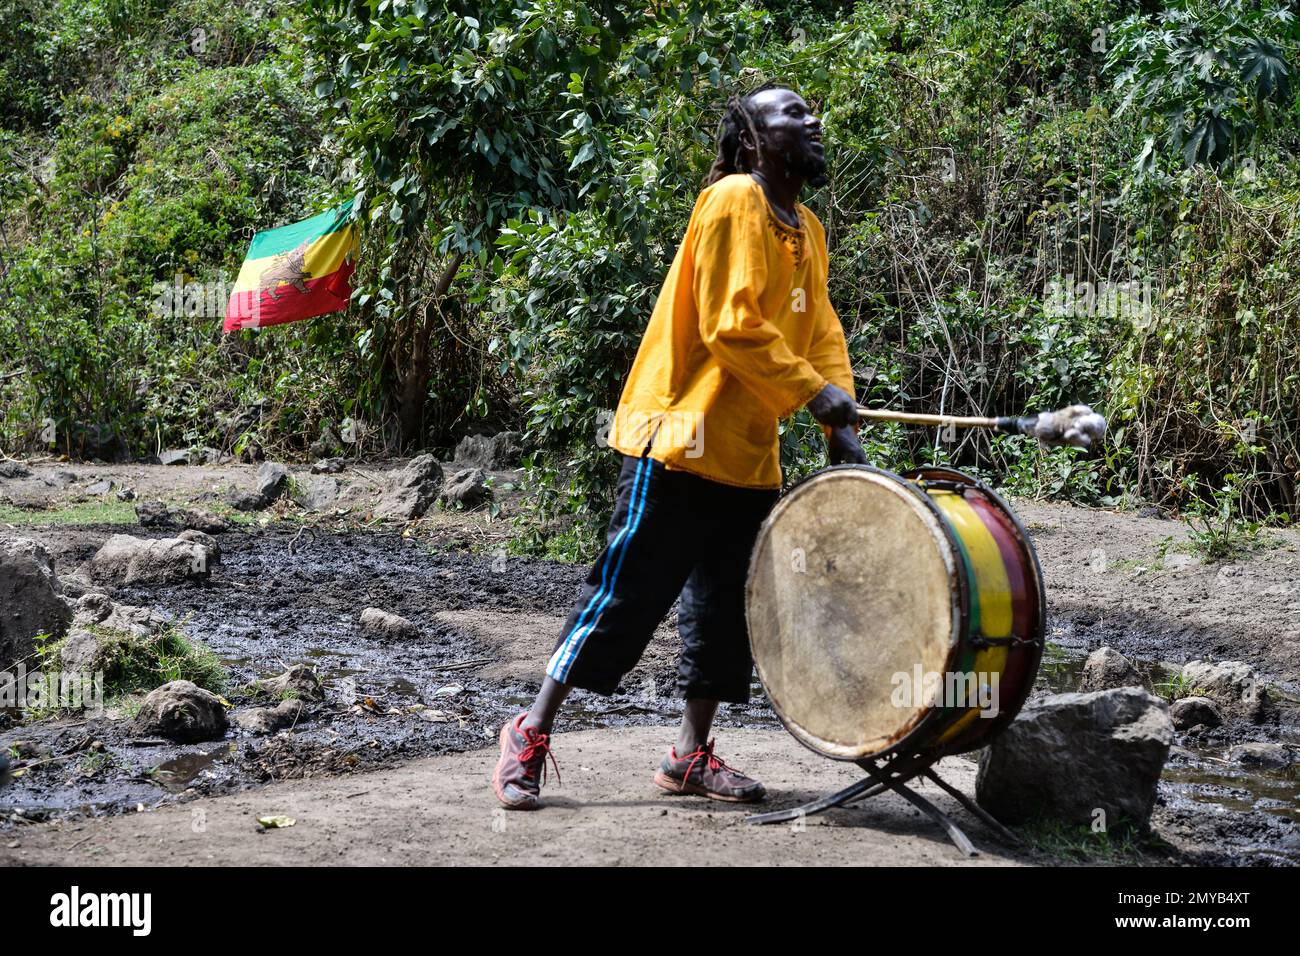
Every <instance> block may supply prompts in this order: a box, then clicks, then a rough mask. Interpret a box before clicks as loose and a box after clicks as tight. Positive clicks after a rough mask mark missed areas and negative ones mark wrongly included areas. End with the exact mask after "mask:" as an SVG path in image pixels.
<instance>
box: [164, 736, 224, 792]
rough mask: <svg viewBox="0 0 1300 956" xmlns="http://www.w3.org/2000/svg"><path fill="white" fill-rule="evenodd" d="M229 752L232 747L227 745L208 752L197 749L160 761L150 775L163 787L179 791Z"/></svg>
mask: <svg viewBox="0 0 1300 956" xmlns="http://www.w3.org/2000/svg"><path fill="white" fill-rule="evenodd" d="M229 754H230V749H229V748H227V747H219V748H217V749H216V750H212V751H208V752H204V751H202V750H196V751H195V752H194V753H188V754H181V755H180V756H179V757H174V758H172V759H171V760H166V761H164V762H162V763H160V764H159V765H158V766H157V767H155V768H154V770H153V772H152V773H151V774H150V777H151V778H152V779H153V780H154V781H155V782H156V783H158V784H160V785H161V786H162V787H163V789H165V790H169V791H171V792H172V793H179V792H180V791H182V790H184V789H185V788H186V787H188V786H189V785H190V782H191V781H192V780H193V779H194V778H195V777H197V776H198V775H199V774H200V773H202V772H203V771H204V770H207V769H208V768H209V767H211V766H212V765H213V764H215V763H216V762H217V761H218V760H220V759H221V758H222V757H225V756H228V755H229Z"/></svg>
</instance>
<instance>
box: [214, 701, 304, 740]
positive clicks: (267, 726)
mask: <svg viewBox="0 0 1300 956" xmlns="http://www.w3.org/2000/svg"><path fill="white" fill-rule="evenodd" d="M303 710H304V707H303V704H302V701H300V700H297V699H294V698H290V699H289V700H283V701H281V702H280V703H279V704H278V705H277V706H275V707H248V708H246V709H244V710H238V711H235V713H234V714H232V715H231V719H232V720H233V721H234V722H235V725H236V726H238V727H240V728H242V729H243V730H247V731H251V732H252V733H255V734H273V733H275V732H276V731H277V730H281V729H283V728H285V727H291V726H293V725H294V724H296V723H297V722H298V721H299V719H300V718H301V717H302V714H303Z"/></svg>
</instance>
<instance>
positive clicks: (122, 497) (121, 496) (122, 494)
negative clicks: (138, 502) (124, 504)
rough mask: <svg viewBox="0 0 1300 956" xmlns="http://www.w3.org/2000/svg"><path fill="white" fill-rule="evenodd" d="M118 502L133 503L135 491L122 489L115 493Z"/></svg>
mask: <svg viewBox="0 0 1300 956" xmlns="http://www.w3.org/2000/svg"><path fill="white" fill-rule="evenodd" d="M117 500H118V501H135V489H134V488H123V489H121V490H120V491H118V493H117Z"/></svg>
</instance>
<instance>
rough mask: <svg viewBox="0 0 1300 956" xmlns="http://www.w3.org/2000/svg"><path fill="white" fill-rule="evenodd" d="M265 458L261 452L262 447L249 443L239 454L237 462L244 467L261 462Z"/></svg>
mask: <svg viewBox="0 0 1300 956" xmlns="http://www.w3.org/2000/svg"><path fill="white" fill-rule="evenodd" d="M265 457H266V453H265V452H264V451H262V446H261V445H259V444H258V443H257V442H255V441H250V442H249V443H248V444H247V445H245V446H244V450H243V451H241V452H240V453H239V460H240V461H242V462H243V463H244V464H246V465H251V464H252V463H253V462H255V461H261V460H262V459H263V458H265Z"/></svg>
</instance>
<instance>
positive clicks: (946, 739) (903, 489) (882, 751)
mask: <svg viewBox="0 0 1300 956" xmlns="http://www.w3.org/2000/svg"><path fill="white" fill-rule="evenodd" d="M843 470H859V471H866V472H870V473H872V474H873V475H876V476H878V477H879V478H884V479H888V480H890V481H891V482H892V483H894V484H895V485H896V488H895V490H896V491H898V492H899V494H900V496H906V497H907V498H908V499H909V500H912V501H913V502H915V503H916V504H917V505H918V507H919V508H920V509H923V510H924V511H925V512H926V513H928V514H929V515H931V516H932V518H933V519H934V520H933V527H932V530H931V534H932V535H934V536H936V537H938V536H942V537H943V538H944V539H945V540H946V542H947V547H948V549H949V550H950V552H951V554H952V555H953V556H954V566H953V567H952V569H951V573H950V574H949V575H948V588H949V603H950V609H949V614H950V617H951V635H950V640H949V646H948V651H947V658H946V660H945V661H944V664H943V668H944V673H945V675H946V674H947V673H948V672H951V671H954V670H955V669H957V668H959V667H960V666H961V664H962V662H963V661H964V660H965V661H969V660H971V659H973V656H974V654H975V652H976V650H977V647H976V643H977V642H976V638H977V637H978V635H976V634H974V633H973V632H972V630H971V627H970V622H971V612H972V601H973V600H976V601H977V600H978V597H979V596H978V595H977V594H972V588H975V587H976V586H977V585H976V583H975V582H976V576H975V574H974V573H973V571H972V570H971V567H970V564H969V559H967V558H966V556H965V547H964V544H963V542H962V539H961V535H960V534H959V532H958V530H957V529H956V528H955V527H954V526H953V522H951V521H950V520H949V519H948V517H947V515H945V513H944V511H943V509H942V508H940V507H939V505H937V504H936V503H935V501H934V500H932V497H931V495H930V494H929V493H927V491H926V490H924V489H923V487H921V486H919V485H918V484H917V483H916V482H917V481H921V482H940V483H945V484H952V485H953V486H954V487H958V488H960V489H962V491H963V494H964V495H969V496H971V498H972V499H973V500H975V501H977V507H979V508H981V509H982V515H983V517H984V518H985V519H986V520H990V516H992V517H991V520H992V521H993V525H994V531H992V532H990V534H991V535H992V536H993V537H994V538H995V539H996V540H997V541H998V547H999V549H1000V551H999V553H1003V556H1004V558H1006V559H1008V560H1010V561H1011V562H1012V563H1013V564H1014V563H1018V565H1019V569H1020V571H1019V579H1020V581H1021V584H1022V587H1021V588H1020V590H1021V591H1022V592H1024V593H1023V594H1022V597H1025V598H1027V602H1026V601H1023V600H1022V601H1020V602H1015V603H1014V627H1015V628H1016V629H1017V630H1025V629H1026V628H1028V629H1029V630H1030V631H1031V633H1029V634H1017V636H1018V637H1022V638H1026V639H1028V642H1027V643H1024V644H1017V645H1015V646H1013V647H1011V648H1008V649H1007V652H1006V655H1005V656H1006V666H1004V667H1002V668H1001V669H1000V677H1001V674H1005V673H1007V670H1008V668H1009V667H1012V665H1014V667H1013V670H1014V672H1015V673H1014V676H1015V677H1016V680H1015V681H1014V682H1013V683H1012V684H1011V685H1010V686H1005V685H1001V681H999V685H1000V686H999V708H998V716H996V717H994V718H985V717H979V716H974V715H972V714H971V709H970V708H947V709H945V708H944V707H942V706H935V707H929V708H924V709H921V710H919V711H918V712H915V713H914V714H913V715H912V717H911V718H910V719H908V720H906V722H904V723H903V724H902V725H901V726H899V727H898V729H897V731H896V732H894V733H892V735H891V736H890V737H889V739H887V740H885V741H884V742H883V745H882V746H880V747H879V748H878V749H875V750H872V751H870V752H857V751H853V750H851V749H848V750H846V749H845V747H844V746H843V745H842V744H840V743H837V742H833V741H828V740H825V739H821V738H819V737H817V735H816V734H813V733H810V732H809V731H807V730H806V729H805V728H804V727H803V725H802V723H801V720H800V719H797V718H796V717H795V716H794V715H792V714H791V713H787V712H786V710H787V709H790V702H789V701H786V702H785V706H782V703H781V702H778V699H777V695H776V694H773V692H772V688H771V686H769V683H768V680H767V679H765V678H764V663H763V660H762V659H761V657H760V652H759V648H758V647H757V646H755V647H754V654H755V663H756V664H757V665H758V669H759V675H760V679H763V680H764V685H765V687H767V688H768V691H769V697H771V698H772V702H773V706H774V709H776V711H777V714H778V716H779V717H780V718H781V720H782V722H783V723H784V724H785V725H786V727H787V729H789V730H790V731H791V733H792V734H793V735H794V736H795V737H796V739H798V740H800V742H801V743H803V744H804V745H805V746H808V747H809V748H810V749H812V750H814V751H815V752H818V753H821V754H824V755H826V756H830V757H833V758H835V759H848V760H858V759H863V758H868V757H870V758H881V757H885V756H887V755H889V754H891V753H893V752H895V751H906V752H911V753H918V752H933V753H936V754H937V755H940V756H941V755H943V754H948V753H960V752H963V751H966V750H970V749H973V748H975V747H978V746H981V745H982V744H983V743H984V742H986V741H987V739H988V738H989V737H990V736H991V735H992V734H994V733H996V732H997V731H998V730H1000V729H1001V728H1002V727H1004V726H1006V724H1007V723H1009V722H1010V721H1011V720H1012V719H1014V717H1015V714H1016V713H1017V712H1018V711H1019V709H1020V707H1021V706H1022V705H1023V703H1024V700H1025V698H1026V697H1027V696H1028V693H1029V690H1030V689H1031V687H1032V684H1033V679H1034V676H1035V675H1036V673H1037V667H1038V660H1039V657H1040V656H1041V639H1042V634H1043V633H1044V623H1045V622H1044V620H1043V609H1044V607H1045V602H1044V601H1043V588H1042V574H1041V571H1040V569H1039V567H1038V563H1037V558H1036V556H1035V555H1034V553H1033V548H1032V545H1031V544H1030V542H1029V539H1028V536H1027V535H1026V534H1025V533H1024V529H1023V528H1022V527H1021V526H1020V524H1019V522H1018V521H1017V520H1016V518H1015V516H1014V514H1013V513H1012V512H1011V510H1010V508H1009V507H1007V505H1006V504H1005V502H1003V501H1001V499H1000V498H998V497H997V496H996V495H995V494H993V493H992V492H991V491H990V490H989V489H987V488H985V487H984V486H983V485H982V484H980V483H979V482H977V481H975V480H974V479H972V478H970V477H968V476H966V475H964V474H962V473H960V472H955V471H952V470H950V469H934V468H931V469H922V470H918V471H915V472H909V473H908V475H907V476H900V475H897V474H894V473H892V472H888V471H884V470H882V469H876V468H872V467H871V466H865V465H842V466H835V467H834V468H830V469H825V470H823V471H821V472H818V473H817V474H816V475H813V476H810V478H809V479H806V480H805V482H801V483H800V485H796V486H795V487H794V488H792V489H790V491H789V492H788V493H787V496H790V495H793V494H794V493H795V491H796V490H797V489H798V488H799V487H800V486H802V485H803V484H805V483H806V482H810V481H812V480H813V479H815V478H818V477H819V476H822V475H825V474H826V473H827V472H835V471H843ZM780 509H781V505H780V504H778V507H777V508H776V509H774V510H773V513H772V515H771V516H770V517H769V519H768V522H767V523H766V524H765V525H764V529H763V531H762V532H760V539H759V541H760V542H763V541H764V540H765V539H766V536H767V535H768V533H769V531H770V529H769V526H770V525H771V524H772V523H773V522H774V521H775V520H777V519H778V518H779V516H780V513H781V512H780ZM936 529H937V530H936ZM984 549H985V552H987V551H988V546H987V542H985V545H984ZM760 550H761V549H760V547H759V545H758V544H756V547H755V549H754V554H753V556H752V558H751V563H750V584H749V587H748V588H747V599H746V600H747V614H749V615H750V619H751V640H752V639H753V630H752V628H753V613H752V608H753V605H754V600H755V594H754V587H755V582H756V578H757V575H756V564H757V562H758V560H759V554H760ZM1011 577H1015V575H1014V574H1013V575H1011ZM769 613H770V612H769ZM1035 640H1036V643H1035ZM986 656H992V655H986ZM968 715H970V716H974V719H973V720H972V719H970V717H969V716H968ZM963 718H967V719H966V721H965V723H964V724H963V725H962V726H961V727H960V728H958V729H957V730H956V731H954V728H955V727H956V726H957V725H958V724H959V722H961V721H962V719H963ZM804 722H806V721H804ZM872 739H877V738H872Z"/></svg>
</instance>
